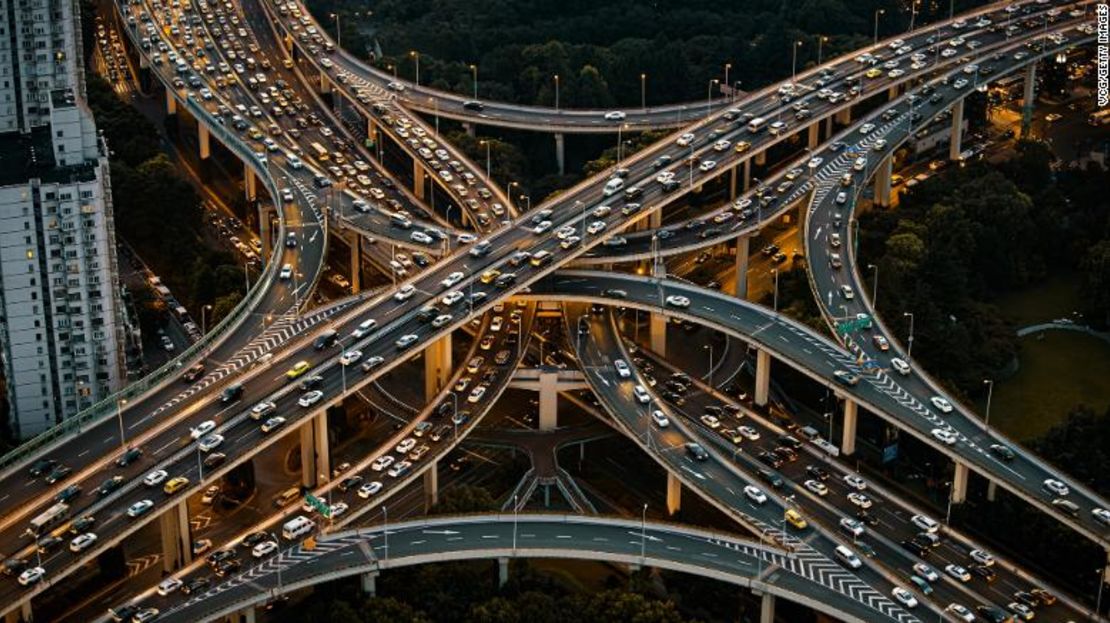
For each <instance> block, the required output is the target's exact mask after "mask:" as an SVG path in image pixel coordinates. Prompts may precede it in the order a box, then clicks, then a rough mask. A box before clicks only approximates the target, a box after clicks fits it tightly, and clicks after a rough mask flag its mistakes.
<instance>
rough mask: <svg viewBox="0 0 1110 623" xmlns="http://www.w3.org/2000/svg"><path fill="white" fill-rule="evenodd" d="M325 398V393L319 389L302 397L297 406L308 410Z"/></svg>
mask: <svg viewBox="0 0 1110 623" xmlns="http://www.w3.org/2000/svg"><path fill="white" fill-rule="evenodd" d="M323 397H324V392H322V391H320V390H318V389H314V390H312V391H310V392H308V393H307V394H305V395H303V396H301V398H300V400H298V401H297V404H299V405H301V406H302V407H305V408H308V407H311V406H312V405H314V404H316V403H318V402H320V399H321V398H323Z"/></svg>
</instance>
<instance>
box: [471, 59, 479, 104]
mask: <svg viewBox="0 0 1110 623" xmlns="http://www.w3.org/2000/svg"><path fill="white" fill-rule="evenodd" d="M470 71H472V72H474V99H478V66H477V65H471V66H470Z"/></svg>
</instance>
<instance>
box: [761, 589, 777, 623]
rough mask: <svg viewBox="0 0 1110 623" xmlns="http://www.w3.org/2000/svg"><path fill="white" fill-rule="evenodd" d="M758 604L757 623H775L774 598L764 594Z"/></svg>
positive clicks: (769, 594)
mask: <svg viewBox="0 0 1110 623" xmlns="http://www.w3.org/2000/svg"><path fill="white" fill-rule="evenodd" d="M760 599H761V601H760V604H759V623H775V596H774V595H772V594H771V593H767V592H764V593H763V597H761V598H760Z"/></svg>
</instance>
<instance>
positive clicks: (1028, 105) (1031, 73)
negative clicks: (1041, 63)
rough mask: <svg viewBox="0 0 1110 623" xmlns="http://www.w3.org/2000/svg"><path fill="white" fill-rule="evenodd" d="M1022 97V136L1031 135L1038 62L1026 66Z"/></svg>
mask: <svg viewBox="0 0 1110 623" xmlns="http://www.w3.org/2000/svg"><path fill="white" fill-rule="evenodd" d="M1022 87H1023V89H1022V99H1021V137H1022V138H1026V137H1028V136H1029V130H1030V129H1032V126H1033V104H1034V102H1035V101H1036V99H1037V64H1036V63H1031V64H1030V65H1029V66H1028V67H1026V68H1025V82H1024V83H1023V84H1022ZM961 101H962V100H961Z"/></svg>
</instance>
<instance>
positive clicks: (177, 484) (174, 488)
mask: <svg viewBox="0 0 1110 623" xmlns="http://www.w3.org/2000/svg"><path fill="white" fill-rule="evenodd" d="M188 485H189V479H188V478H186V477H184V476H178V477H177V478H173V479H171V480H170V481H169V482H167V483H166V486H164V487H162V491H165V492H166V495H173V494H175V493H177V492H178V491H181V490H182V489H184V488H185V487H187V486H188Z"/></svg>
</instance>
